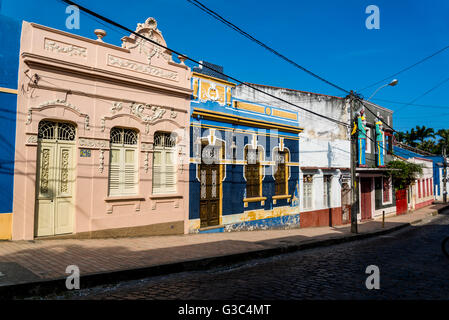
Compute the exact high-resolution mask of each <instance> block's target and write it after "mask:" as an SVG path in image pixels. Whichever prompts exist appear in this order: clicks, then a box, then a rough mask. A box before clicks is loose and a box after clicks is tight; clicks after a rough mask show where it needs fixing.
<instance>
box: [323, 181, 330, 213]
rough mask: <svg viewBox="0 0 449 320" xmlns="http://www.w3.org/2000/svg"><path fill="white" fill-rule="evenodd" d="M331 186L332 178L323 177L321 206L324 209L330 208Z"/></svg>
mask: <svg viewBox="0 0 449 320" xmlns="http://www.w3.org/2000/svg"><path fill="white" fill-rule="evenodd" d="M331 186H332V176H331V175H324V176H323V191H324V192H323V206H324V208H330V207H331Z"/></svg>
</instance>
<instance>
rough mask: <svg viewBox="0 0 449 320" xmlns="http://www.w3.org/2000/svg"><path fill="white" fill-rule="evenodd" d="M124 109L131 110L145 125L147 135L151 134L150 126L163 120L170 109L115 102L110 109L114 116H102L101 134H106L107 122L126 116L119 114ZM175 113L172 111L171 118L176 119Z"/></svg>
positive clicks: (130, 112)
mask: <svg viewBox="0 0 449 320" xmlns="http://www.w3.org/2000/svg"><path fill="white" fill-rule="evenodd" d="M124 109H129V114H131V115H132V116H134V117H136V118H137V119H139V120H141V121H142V123H143V124H145V132H146V134H148V133H149V132H150V125H151V124H153V123H154V122H155V121H156V120H159V119H162V118H163V116H164V114H165V113H166V111H167V109H169V107H162V106H157V105H151V104H144V103H137V102H131V103H128V104H125V103H124V102H114V103H113V105H112V107H111V109H110V112H111V113H112V114H113V116H102V117H101V119H100V128H101V132H104V130H105V129H106V120H111V119H113V118H114V117H116V116H121V115H124V114H126V113H119V111H122V110H123V111H125V110H124ZM173 112H175V113H176V111H172V112H171V114H170V117H171V118H175V117H173Z"/></svg>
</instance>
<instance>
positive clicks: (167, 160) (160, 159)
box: [153, 132, 176, 194]
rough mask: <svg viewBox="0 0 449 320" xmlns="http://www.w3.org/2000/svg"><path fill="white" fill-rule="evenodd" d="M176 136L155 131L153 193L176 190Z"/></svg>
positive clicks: (173, 191)
mask: <svg viewBox="0 0 449 320" xmlns="http://www.w3.org/2000/svg"><path fill="white" fill-rule="evenodd" d="M175 148H176V136H175V135H174V134H170V133H167V132H156V133H155V134H154V144H153V194H162V193H175V192H176V159H175Z"/></svg>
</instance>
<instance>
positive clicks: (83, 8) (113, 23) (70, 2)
mask: <svg viewBox="0 0 449 320" xmlns="http://www.w3.org/2000/svg"><path fill="white" fill-rule="evenodd" d="M60 1H63V2H65V3H67V4H69V5H75V6H77V7H78V8H79V9H80V10H82V11H84V12H86V13H88V14H90V15H92V16H93V17H95V18H98V19H100V20H103V21H105V22H107V23H109V24H111V25H113V26H115V27H118V28H120V29H123V30H125V31H127V32H129V33H132V34H134V35H136V36H137V37H140V38H142V39H144V40H146V41H148V42H151V43H153V44H154V45H158V46H160V47H162V48H164V49H166V50H168V51H170V52H172V53H175V54H177V55H178V56H181V57H183V58H185V59H186V60H190V61H192V62H194V63H196V64H198V65H201V66H203V67H206V68H208V69H210V70H212V71H214V72H217V73H218V74H221V75H223V76H225V77H228V78H229V79H231V80H234V81H236V82H238V83H240V84H242V85H244V86H247V87H249V88H251V89H253V90H255V91H257V92H261V93H263V94H265V95H268V96H270V97H272V98H275V99H277V100H280V101H282V102H284V103H287V104H289V105H292V106H294V107H297V108H299V109H301V110H304V111H306V112H309V113H311V114H314V115H316V116H318V117H321V118H324V119H327V120H329V121H331V122H334V123H337V124H340V125H343V126H345V127H351V123H352V119H351V123H350V124H348V123H345V122H342V121H339V120H336V119H333V118H330V117H327V116H324V115H322V114H319V113H317V112H314V111H311V110H308V109H306V108H303V107H301V106H298V105H296V104H294V103H291V102H289V101H287V100H284V99H282V98H279V97H276V96H275V95H272V94H270V93H268V92H265V91H263V90H260V89H258V88H256V87H253V86H251V85H249V84H248V83H246V82H243V81H240V80H238V79H236V78H234V77H232V76H229V75H227V74H225V73H223V72H221V71H219V70H215V69H214V68H212V67H210V66H207V65H204V64H203V63H201V62H199V61H196V60H195V59H192V58H189V57H187V56H186V55H184V54H182V53H180V52H178V51H176V50H173V49H170V48H168V47H166V46H164V45H162V44H159V43H158V42H156V41H154V40H151V39H149V38H147V37H145V36H143V35H141V34H139V33H137V32H135V31H133V30H131V29H129V28H127V27H125V26H123V25H121V24H119V23H117V22H115V21H113V20H111V19H109V18H106V17H104V16H102V15H100V14H98V13H95V12H93V11H91V10H89V9H87V8H85V7H83V6H80V5H78V4H76V3H74V2H73V1H70V0H60ZM355 98H356V99H360V98H358V97H357V96H355ZM362 104H363V102H362ZM365 108H366V109H367V110H369V108H368V107H366V106H365ZM369 111H370V112H372V111H371V110H369ZM373 114H374V113H373ZM385 125H387V124H385ZM387 126H388V125H387ZM357 130H358V131H359V132H361V131H360V129H358V128H357ZM367 138H368V139H370V140H371V141H373V142H375V141H374V140H373V139H371V138H370V137H367Z"/></svg>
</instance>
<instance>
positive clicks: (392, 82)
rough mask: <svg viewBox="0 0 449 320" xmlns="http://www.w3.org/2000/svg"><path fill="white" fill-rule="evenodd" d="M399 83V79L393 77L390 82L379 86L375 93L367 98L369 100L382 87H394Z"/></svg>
mask: <svg viewBox="0 0 449 320" xmlns="http://www.w3.org/2000/svg"><path fill="white" fill-rule="evenodd" d="M397 84H398V79H393V80H392V81H391V82H390V83H386V84H384V85H383V86H381V87H379V88H377V89H376V91H374V93H373V94H372V95H371V97H369V98H368V99H367V101H368V100H370V99H371V98H372V97H374V95H375V94H376V93H377V91H379V90H380V89H382V88H385V87H386V86H392V87H394V86H395V85H397Z"/></svg>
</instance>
